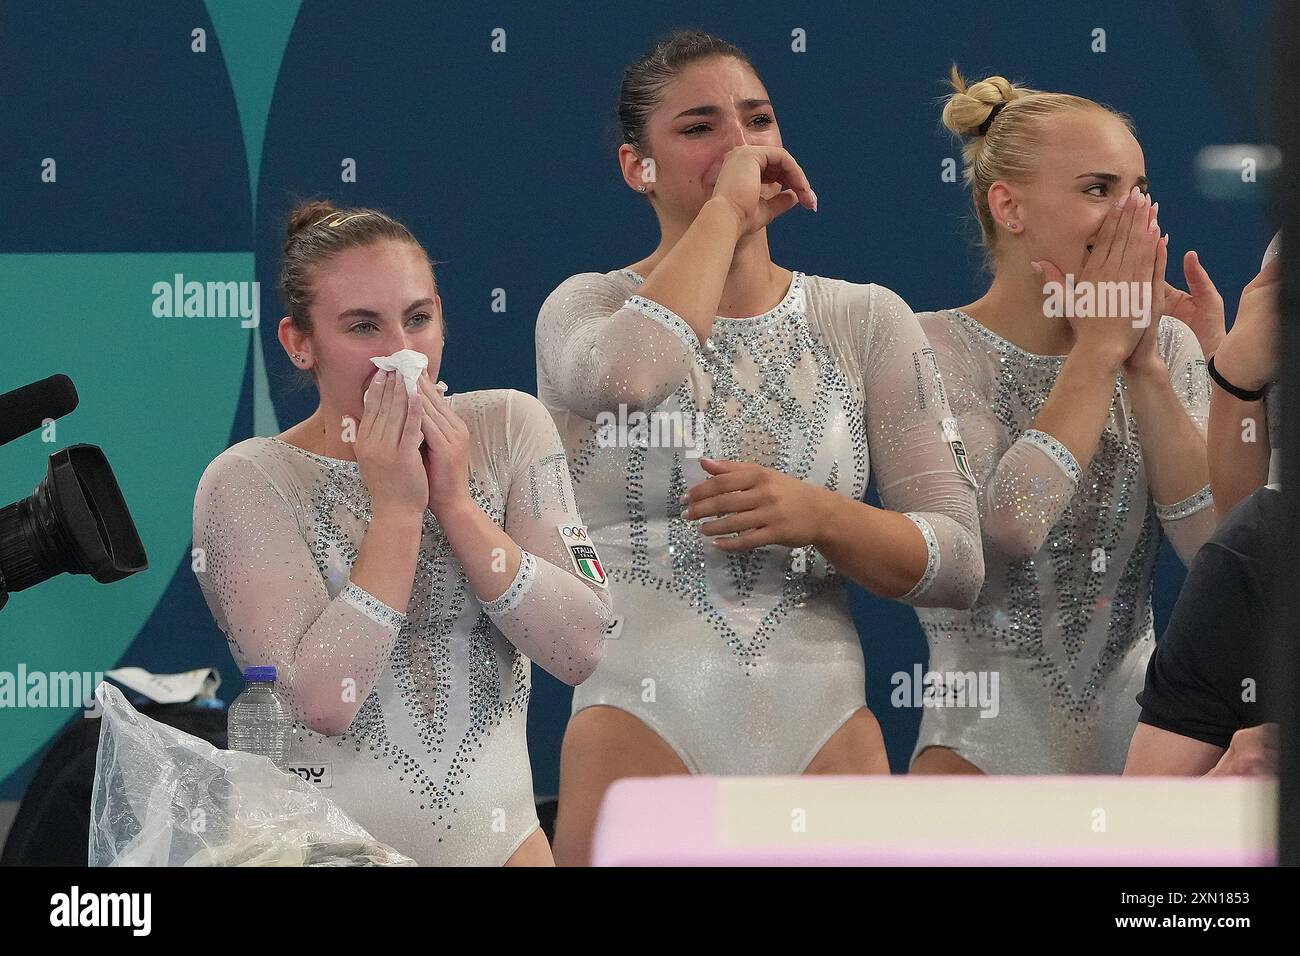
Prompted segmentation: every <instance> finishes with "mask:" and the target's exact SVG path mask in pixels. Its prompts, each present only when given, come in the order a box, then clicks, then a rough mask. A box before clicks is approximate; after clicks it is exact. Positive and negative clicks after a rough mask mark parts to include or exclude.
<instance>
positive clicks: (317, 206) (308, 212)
mask: <svg viewBox="0 0 1300 956" xmlns="http://www.w3.org/2000/svg"><path fill="white" fill-rule="evenodd" d="M338 211H339V210H338V209H337V208H336V207H335V205H334V204H333V203H332V202H330V201H329V200H328V199H312V200H309V201H307V202H303V203H299V204H298V205H297V206H296V207H294V210H293V212H291V213H289V224H288V226H287V227H286V229H285V237H284V241H285V244H286V245H287V244H288V243H289V242H291V241H292V240H293V237H294V236H296V235H298V233H300V232H302V231H303V230H304V229H306V228H308V227H309V226H314V225H315V224H316V223H318V222H320V221H321V220H322V219H324V218H325V217H326V216H328V215H329V214H330V213H332V212H338Z"/></svg>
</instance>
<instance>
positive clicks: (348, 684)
mask: <svg viewBox="0 0 1300 956" xmlns="http://www.w3.org/2000/svg"><path fill="white" fill-rule="evenodd" d="M448 398H449V400H450V401H451V403H452V407H453V408H454V409H455V411H456V413H457V414H458V415H459V416H460V417H461V418H462V419H464V421H465V424H466V425H467V426H468V428H469V430H470V434H471V436H472V438H473V444H472V445H471V451H470V462H469V465H470V493H471V495H472V496H473V498H474V500H475V501H476V502H477V503H478V505H479V506H480V507H481V508H482V509H483V510H484V511H485V512H486V513H487V514H489V515H490V516H491V517H492V519H493V521H495V522H496V524H497V525H498V526H500V527H503V528H504V529H505V530H506V531H507V533H509V535H510V536H511V538H512V539H513V540H514V542H515V543H516V544H518V545H519V547H520V549H521V550H522V551H523V552H524V557H523V561H522V563H521V565H520V568H519V572H518V574H517V575H516V577H515V579H514V581H513V582H512V584H511V586H510V587H509V588H508V589H507V590H506V591H505V592H504V593H503V594H502V595H501V596H500V597H499V598H498V599H496V600H494V601H491V602H486V603H482V602H480V601H479V600H478V599H477V598H476V596H475V594H474V592H473V589H472V588H471V586H470V583H469V580H468V578H467V577H466V575H465V571H464V569H463V568H462V567H461V563H460V561H459V560H458V559H457V556H456V554H455V552H454V551H453V550H452V548H451V545H450V544H449V543H448V541H447V538H446V536H445V535H444V534H443V533H442V530H441V528H440V527H439V525H438V522H437V519H436V518H435V517H434V516H433V514H432V512H429V511H426V512H425V515H424V528H423V532H422V537H421V542H420V552H419V558H418V560H417V566H416V571H415V579H414V585H413V588H412V594H411V600H410V604H409V606H408V607H407V609H406V612H405V613H404V614H402V613H398V612H397V611H396V610H394V609H393V608H390V607H388V606H387V605H385V604H383V603H382V602H380V601H379V600H377V599H376V598H375V597H373V596H372V595H371V594H369V593H368V592H366V591H365V590H363V589H362V588H360V587H359V586H357V585H356V584H353V583H351V582H350V581H349V579H348V575H349V573H350V570H351V568H352V564H353V562H354V561H355V560H356V558H357V553H358V547H359V546H360V543H361V541H362V539H363V538H364V536H365V533H366V529H367V527H368V523H369V521H370V518H371V510H370V505H371V502H370V494H369V492H368V491H367V489H366V486H365V484H364V483H363V482H362V480H361V477H360V472H359V470H358V465H357V463H356V462H354V461H343V460H341V459H337V458H327V457H323V456H321V455H316V454H313V453H311V452H308V451H305V450H303V449H301V448H298V447H296V446H294V445H290V444H287V443H286V442H284V441H282V440H280V439H276V438H250V439H248V440H246V441H242V442H240V443H238V444H237V445H234V446H233V447H231V448H230V449H228V450H226V451H224V452H222V453H221V454H220V455H219V456H217V458H216V460H215V461H213V462H212V464H210V465H209V466H208V468H207V470H206V471H205V472H204V475H203V478H202V480H201V481H200V483H199V488H198V494H197V496H196V499H195V506H194V542H195V546H196V547H198V548H201V549H203V554H204V556H205V563H206V568H205V569H204V570H202V571H200V572H198V579H199V584H200V586H201V587H202V589H203V594H204V597H205V598H206V599H207V602H208V606H209V607H210V608H211V609H212V613H213V615H214V616H215V618H216V621H217V624H218V626H220V628H221V630H222V631H224V632H225V634H226V635H227V637H228V639H229V641H230V647H231V652H232V653H233V655H234V657H235V660H236V661H237V662H238V664H239V665H240V667H244V666H247V665H254V664H274V665H276V667H278V668H279V681H280V684H281V686H282V687H284V688H285V689H286V691H287V692H288V694H289V696H290V698H291V700H292V702H293V706H294V711H295V713H296V715H297V717H298V720H299V724H298V725H297V726H296V727H295V728H294V741H293V744H292V749H291V751H290V763H291V764H292V765H293V766H294V767H298V768H310V771H311V773H312V774H313V775H314V777H313V779H314V780H318V781H319V785H321V786H322V788H323V792H324V793H325V794H326V795H327V796H329V797H331V798H332V799H333V800H334V801H335V802H336V803H338V804H339V806H340V807H342V809H343V810H344V812H346V813H347V814H349V815H350V816H351V817H352V818H353V819H355V820H356V821H357V822H358V823H360V824H361V825H362V826H363V827H365V828H366V829H367V830H369V831H370V833H371V834H372V835H373V836H374V837H376V838H377V839H379V840H381V841H383V842H384V843H387V844H389V845H391V846H393V847H394V848H396V849H397V850H399V851H401V852H402V853H405V854H406V855H408V856H410V857H412V858H413V859H415V860H416V862H418V863H420V864H422V865H441V864H501V863H504V862H505V861H506V860H507V859H508V858H509V857H510V855H511V854H512V853H513V852H514V851H515V849H516V848H518V846H519V845H520V844H521V843H522V842H523V841H524V840H525V839H526V838H527V837H528V836H529V835H530V834H531V833H532V832H533V831H534V830H535V829H536V828H537V815H536V811H535V809H534V802H533V790H532V775H531V772H530V768H529V761H528V746H527V740H526V738H525V728H526V724H527V709H528V697H529V690H530V687H531V682H530V668H529V659H531V660H532V661H535V662H536V663H537V664H538V665H540V666H541V667H543V668H545V669H546V670H547V671H549V672H550V673H552V674H554V675H555V676H556V677H558V678H560V679H561V680H564V681H566V682H568V683H576V682H578V681H581V680H582V679H583V678H585V677H586V676H587V675H588V674H589V673H590V672H591V671H592V669H593V668H594V667H595V664H596V661H597V660H598V658H599V654H600V647H601V644H602V634H603V631H604V628H605V625H606V623H607V621H608V617H609V592H608V588H607V586H598V585H596V584H594V583H592V582H591V581H588V580H586V579H585V578H583V577H582V576H580V574H579V573H578V571H577V570H576V568H577V561H576V560H574V559H571V557H570V551H569V549H568V547H567V546H566V543H565V539H564V537H563V536H562V534H561V532H560V527H561V526H562V525H563V526H571V525H581V523H582V519H581V517H580V516H579V514H578V510H577V506H576V504H575V502H574V498H573V490H572V486H571V484H570V479H569V472H568V466H567V464H566V462H565V458H564V449H563V447H562V445H561V444H560V440H559V436H558V435H557V434H556V431H555V426H554V424H553V422H552V420H551V417H550V415H549V414H548V413H547V411H546V409H545V408H543V407H542V405H541V403H539V402H538V401H537V399H536V398H533V397H532V396H531V395H525V394H524V393H522V392H517V391H513V390H506V389H499V390H491V391H481V392H467V393H464V394H459V395H451V396H448ZM525 655H526V656H525ZM312 728H315V729H312ZM318 731H320V732H318ZM327 734H328V736H327Z"/></svg>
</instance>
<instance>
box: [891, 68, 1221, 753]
mask: <svg viewBox="0 0 1300 956" xmlns="http://www.w3.org/2000/svg"><path fill="white" fill-rule="evenodd" d="M952 87H953V93H952V94H951V96H950V97H949V98H948V100H947V103H946V105H945V106H944V109H943V122H944V125H945V126H946V127H947V128H948V129H949V130H950V131H951V132H952V133H953V134H955V135H957V136H959V137H961V138H962V139H963V140H964V146H963V156H964V161H965V177H966V182H967V184H968V185H969V187H970V189H971V194H972V199H973V202H974V207H975V212H976V216H977V218H978V220H979V224H980V229H981V232H982V235H983V242H984V247H985V249H986V251H987V254H988V262H989V264H990V266H991V269H992V272H993V282H992V285H991V286H990V287H989V289H988V291H987V292H986V293H985V294H984V295H983V296H981V297H980V298H979V299H977V300H976V301H975V302H972V303H971V304H969V305H965V306H962V307H961V308H956V309H944V310H942V311H938V312H930V313H925V314H922V315H920V316H919V318H920V320H921V324H922V326H923V327H924V329H925V331H926V334H927V336H928V338H929V340H930V343H931V345H932V346H933V347H934V350H935V353H936V355H937V357H938V361H939V368H940V371H941V372H942V375H943V382H944V387H945V389H946V392H947V397H948V401H949V402H950V403H951V406H952V410H953V413H954V414H955V415H956V416H957V418H958V420H959V421H960V423H961V432H962V436H963V438H964V439H965V441H966V447H967V450H968V452H969V454H970V458H971V462H972V466H973V469H974V472H975V477H976V479H977V481H978V482H979V486H980V495H979V502H980V525H981V528H982V533H983V538H984V565H985V581H984V588H983V590H982V592H981V593H980V596H979V599H978V601H977V602H976V604H975V606H974V607H973V608H971V609H970V610H945V609H937V608H936V609H930V608H922V609H918V616H919V617H920V619H921V622H922V624H923V626H924V627H925V631H926V636H927V638H928V641H929V645H930V671H931V672H937V673H940V674H945V675H947V674H967V673H971V672H974V673H976V674H977V675H979V674H984V673H987V674H990V675H994V674H995V675H997V678H998V697H999V700H998V702H997V707H996V709H995V712H994V714H992V715H986V714H987V713H988V712H987V710H985V711H984V712H982V711H981V709H980V708H978V707H974V706H952V704H954V703H959V700H958V696H959V694H958V692H959V691H960V688H959V687H956V686H945V687H943V688H941V691H942V693H941V694H940V696H939V699H940V702H941V703H945V704H947V705H948V706H937V707H927V708H926V709H925V711H924V713H923V717H922V721H921V730H920V737H919V739H918V741H917V745H916V749H915V752H914V759H913V763H912V771H913V772H914V773H977V772H985V773H1019V774H1036V773H1119V772H1120V771H1121V770H1122V769H1123V766H1124V757H1125V752H1126V749H1127V746H1128V741H1129V738H1130V736H1131V735H1132V733H1133V728H1134V726H1135V724H1136V722H1137V716H1138V706H1137V703H1136V701H1135V697H1136V694H1137V692H1138V691H1139V690H1140V689H1141V688H1142V682H1143V676H1144V674H1145V669H1146V662H1147V658H1148V656H1149V655H1150V653H1151V649H1152V647H1153V645H1154V635H1153V632H1152V614H1151V585H1152V570H1153V567H1154V565H1155V560H1156V551H1157V547H1158V545H1159V542H1160V536H1161V535H1162V534H1164V535H1167V536H1168V537H1169V539H1170V541H1171V543H1172V544H1173V546H1174V548H1175V550H1176V551H1177V553H1178V555H1179V557H1180V558H1182V560H1183V561H1184V562H1187V561H1189V560H1190V558H1191V556H1192V555H1193V554H1195V552H1196V550H1197V549H1198V548H1199V547H1200V545H1201V544H1202V543H1203V542H1204V541H1205V540H1206V539H1207V538H1208V537H1209V535H1210V533H1211V532H1212V531H1213V529H1214V525H1215V517H1214V510H1213V501H1212V498H1211V494H1210V489H1209V477H1208V471H1207V466H1206V451H1205V427H1206V418H1207V415H1208V411H1209V393H1208V385H1207V378H1206V374H1205V362H1204V359H1203V357H1202V351H1201V347H1200V345H1199V344H1198V341H1197V335H1196V334H1194V333H1193V330H1192V329H1190V328H1189V327H1188V324H1185V322H1184V321H1180V320H1179V318H1175V317H1171V316H1170V315H1166V314H1164V313H1165V312H1166V311H1169V310H1170V309H1171V308H1173V309H1175V310H1176V311H1177V312H1178V314H1179V315H1180V316H1181V317H1182V318H1183V319H1185V320H1186V322H1187V323H1191V324H1192V325H1194V326H1195V327H1196V328H1197V330H1198V331H1199V332H1200V333H1201V334H1202V335H1204V336H1205V338H1206V340H1207V342H1213V340H1214V339H1215V336H1216V334H1217V335H1219V336H1221V334H1222V327H1223V304H1222V300H1221V299H1219V298H1218V295H1217V293H1215V292H1214V287H1213V284H1212V283H1211V282H1210V281H1209V277H1208V275H1206V274H1205V272H1204V269H1203V268H1201V266H1200V262H1199V260H1198V259H1197V257H1196V256H1195V254H1194V253H1188V256H1187V258H1186V260H1185V267H1186V271H1187V277H1188V281H1189V286H1190V289H1191V292H1190V294H1189V293H1181V292H1179V291H1178V290H1176V289H1173V288H1172V287H1170V286H1168V285H1167V283H1165V281H1164V274H1165V265H1166V256H1167V248H1168V236H1162V235H1161V233H1160V225H1159V220H1158V218H1157V209H1158V205H1159V204H1158V203H1155V202H1153V201H1152V199H1151V196H1150V193H1149V181H1148V179H1147V174H1146V163H1145V160H1144V157H1143V154H1142V148H1141V146H1140V145H1139V144H1138V141H1137V139H1136V138H1135V137H1134V134H1133V125H1132V123H1131V122H1130V121H1129V120H1128V119H1127V118H1126V117H1125V116H1123V115H1121V114H1119V113H1116V112H1115V111H1113V110H1111V109H1110V108H1108V107H1105V106H1103V105H1101V104H1099V103H1096V102H1094V101H1092V100H1089V99H1085V98H1083V97H1080V96H1072V95H1068V94H1063V93H1046V92H1040V91H1037V90H1032V89H1028V88H1023V87H1019V86H1016V85H1013V84H1012V83H1010V82H1008V81H1007V80H1006V79H1005V78H1003V77H1000V76H994V77H990V78H988V79H986V80H982V81H980V82H978V83H974V84H968V83H967V82H966V80H965V79H964V78H963V77H962V76H961V74H960V73H959V72H958V71H957V68H956V67H955V66H954V67H953V71H952ZM1110 283H1116V284H1122V289H1123V290H1124V293H1125V294H1124V295H1119V294H1118V293H1117V294H1116V295H1115V297H1114V298H1113V300H1111V301H1109V302H1108V301H1106V300H1105V298H1104V296H1103V293H1106V292H1107V290H1109V289H1116V290H1118V289H1120V288H1121V286H1120V285H1113V286H1112V285H1109V284H1110ZM1088 289H1091V290H1092V291H1093V292H1094V293H1097V294H1096V295H1094V297H1093V301H1092V303H1091V305H1090V306H1089V304H1088V303H1087V302H1086V300H1085V299H1084V298H1083V296H1084V295H1085V294H1087V293H1085V292H1084V291H1083V290H1088ZM1071 292H1077V293H1078V295H1076V296H1071V295H1070V293H1071ZM1131 293H1136V294H1131ZM1112 306H1113V307H1112ZM1082 312H1087V313H1089V314H1088V315H1081V314H1080V313H1082Z"/></svg>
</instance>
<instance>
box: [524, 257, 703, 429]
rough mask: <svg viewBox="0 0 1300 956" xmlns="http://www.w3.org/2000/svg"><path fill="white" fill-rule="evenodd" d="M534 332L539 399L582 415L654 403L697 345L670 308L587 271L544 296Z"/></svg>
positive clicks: (683, 372)
mask: <svg viewBox="0 0 1300 956" xmlns="http://www.w3.org/2000/svg"><path fill="white" fill-rule="evenodd" d="M536 337H537V364H538V368H539V370H540V372H541V374H539V376H538V387H539V389H540V390H541V394H542V398H543V400H544V401H545V402H546V404H547V405H549V406H551V407H553V408H564V409H567V410H569V411H572V412H574V413H575V414H577V415H580V416H581V417H583V418H585V419H588V420H589V421H595V419H596V416H597V415H598V414H600V413H601V412H611V413H613V414H618V409H619V406H620V405H625V406H627V410H628V412H629V413H630V412H633V411H647V412H648V411H650V410H652V409H654V408H656V407H658V406H659V405H660V404H661V403H662V402H663V401H664V399H666V398H667V397H668V396H669V395H671V394H672V393H673V391H674V390H675V389H676V388H677V386H678V385H680V384H681V383H682V381H683V380H685V378H686V376H687V374H688V373H689V371H690V366H691V358H692V353H693V351H694V350H695V349H696V348H697V347H698V344H699V340H698V339H697V338H696V336H695V333H694V332H693V331H692V330H691V327H690V326H689V325H687V324H686V322H685V321H684V320H682V319H681V318H680V317H678V316H677V315H676V314H674V313H673V312H671V311H670V310H668V309H666V308H664V307H663V306H662V305H659V304H658V303H657V302H652V301H651V300H649V299H645V298H643V297H641V296H639V295H631V296H625V295H624V294H623V292H622V291H621V290H620V289H619V288H618V287H617V286H616V285H615V284H614V283H613V282H612V281H611V280H610V278H609V277H608V276H603V275H600V274H599V273H594V272H588V273H583V274H581V275H576V276H572V277H570V278H568V279H566V280H565V281H564V282H563V283H561V284H560V286H559V288H557V289H556V290H555V291H554V292H552V293H551V294H550V295H549V296H547V298H546V301H545V302H544V303H543V304H542V308H541V311H540V313H539V314H538V317H537V329H536Z"/></svg>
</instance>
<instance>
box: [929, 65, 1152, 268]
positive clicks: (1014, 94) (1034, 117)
mask: <svg viewBox="0 0 1300 956" xmlns="http://www.w3.org/2000/svg"><path fill="white" fill-rule="evenodd" d="M949 85H951V86H952V89H953V92H952V95H950V96H949V97H948V98H947V100H946V102H945V103H944V107H943V125H944V126H945V127H947V128H948V130H949V132H951V133H952V134H953V135H954V136H957V137H959V138H960V139H963V140H965V142H964V143H963V144H962V162H963V167H964V169H963V176H964V177H965V180H966V185H967V186H969V187H970V191H971V200H972V202H973V203H974V205H975V215H976V217H977V218H978V219H979V224H980V233H981V236H982V238H983V241H984V248H985V251H986V254H987V257H988V259H989V264H990V266H991V265H992V259H993V253H994V250H995V249H996V247H997V229H996V228H995V226H994V223H993V214H992V212H990V211H989V187H990V186H992V185H993V184H994V183H995V182H997V181H998V180H1003V181H1006V182H1013V183H1025V182H1030V181H1031V180H1032V179H1033V178H1034V175H1035V173H1036V172H1037V169H1038V154H1039V152H1040V151H1041V149H1042V146H1043V143H1044V140H1045V137H1046V130H1045V126H1046V123H1047V121H1048V120H1051V119H1053V118H1054V117H1057V116H1060V115H1061V114H1063V113H1068V112H1100V113H1105V114H1107V115H1109V116H1113V117H1114V118H1115V119H1117V120H1119V121H1120V122H1121V123H1123V124H1124V126H1125V127H1126V128H1127V129H1128V131H1129V132H1130V133H1135V132H1136V129H1135V127H1134V126H1133V121H1132V120H1131V119H1130V118H1129V117H1128V116H1126V115H1125V114H1123V113H1120V112H1118V111H1117V110H1114V109H1111V108H1110V107H1109V106H1106V105H1104V104H1102V103H1098V102H1096V101H1095V100H1090V99H1088V98H1086V97H1083V96H1074V95H1072V94H1070V93H1045V92H1043V91H1042V90H1034V89H1030V88H1029V87H1026V86H1016V85H1015V84H1013V83H1012V82H1010V81H1009V80H1007V79H1006V78H1005V77H1001V76H990V77H988V78H987V79H984V80H980V81H979V82H978V83H968V82H967V81H966V79H965V77H963V76H962V75H961V72H960V71H959V70H958V69H957V64H955V63H954V64H953V66H952V72H951V74H950V78H949ZM995 110H996V113H995V112H994V111H995ZM990 117H992V122H989V120H990ZM981 128H983V131H981Z"/></svg>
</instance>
